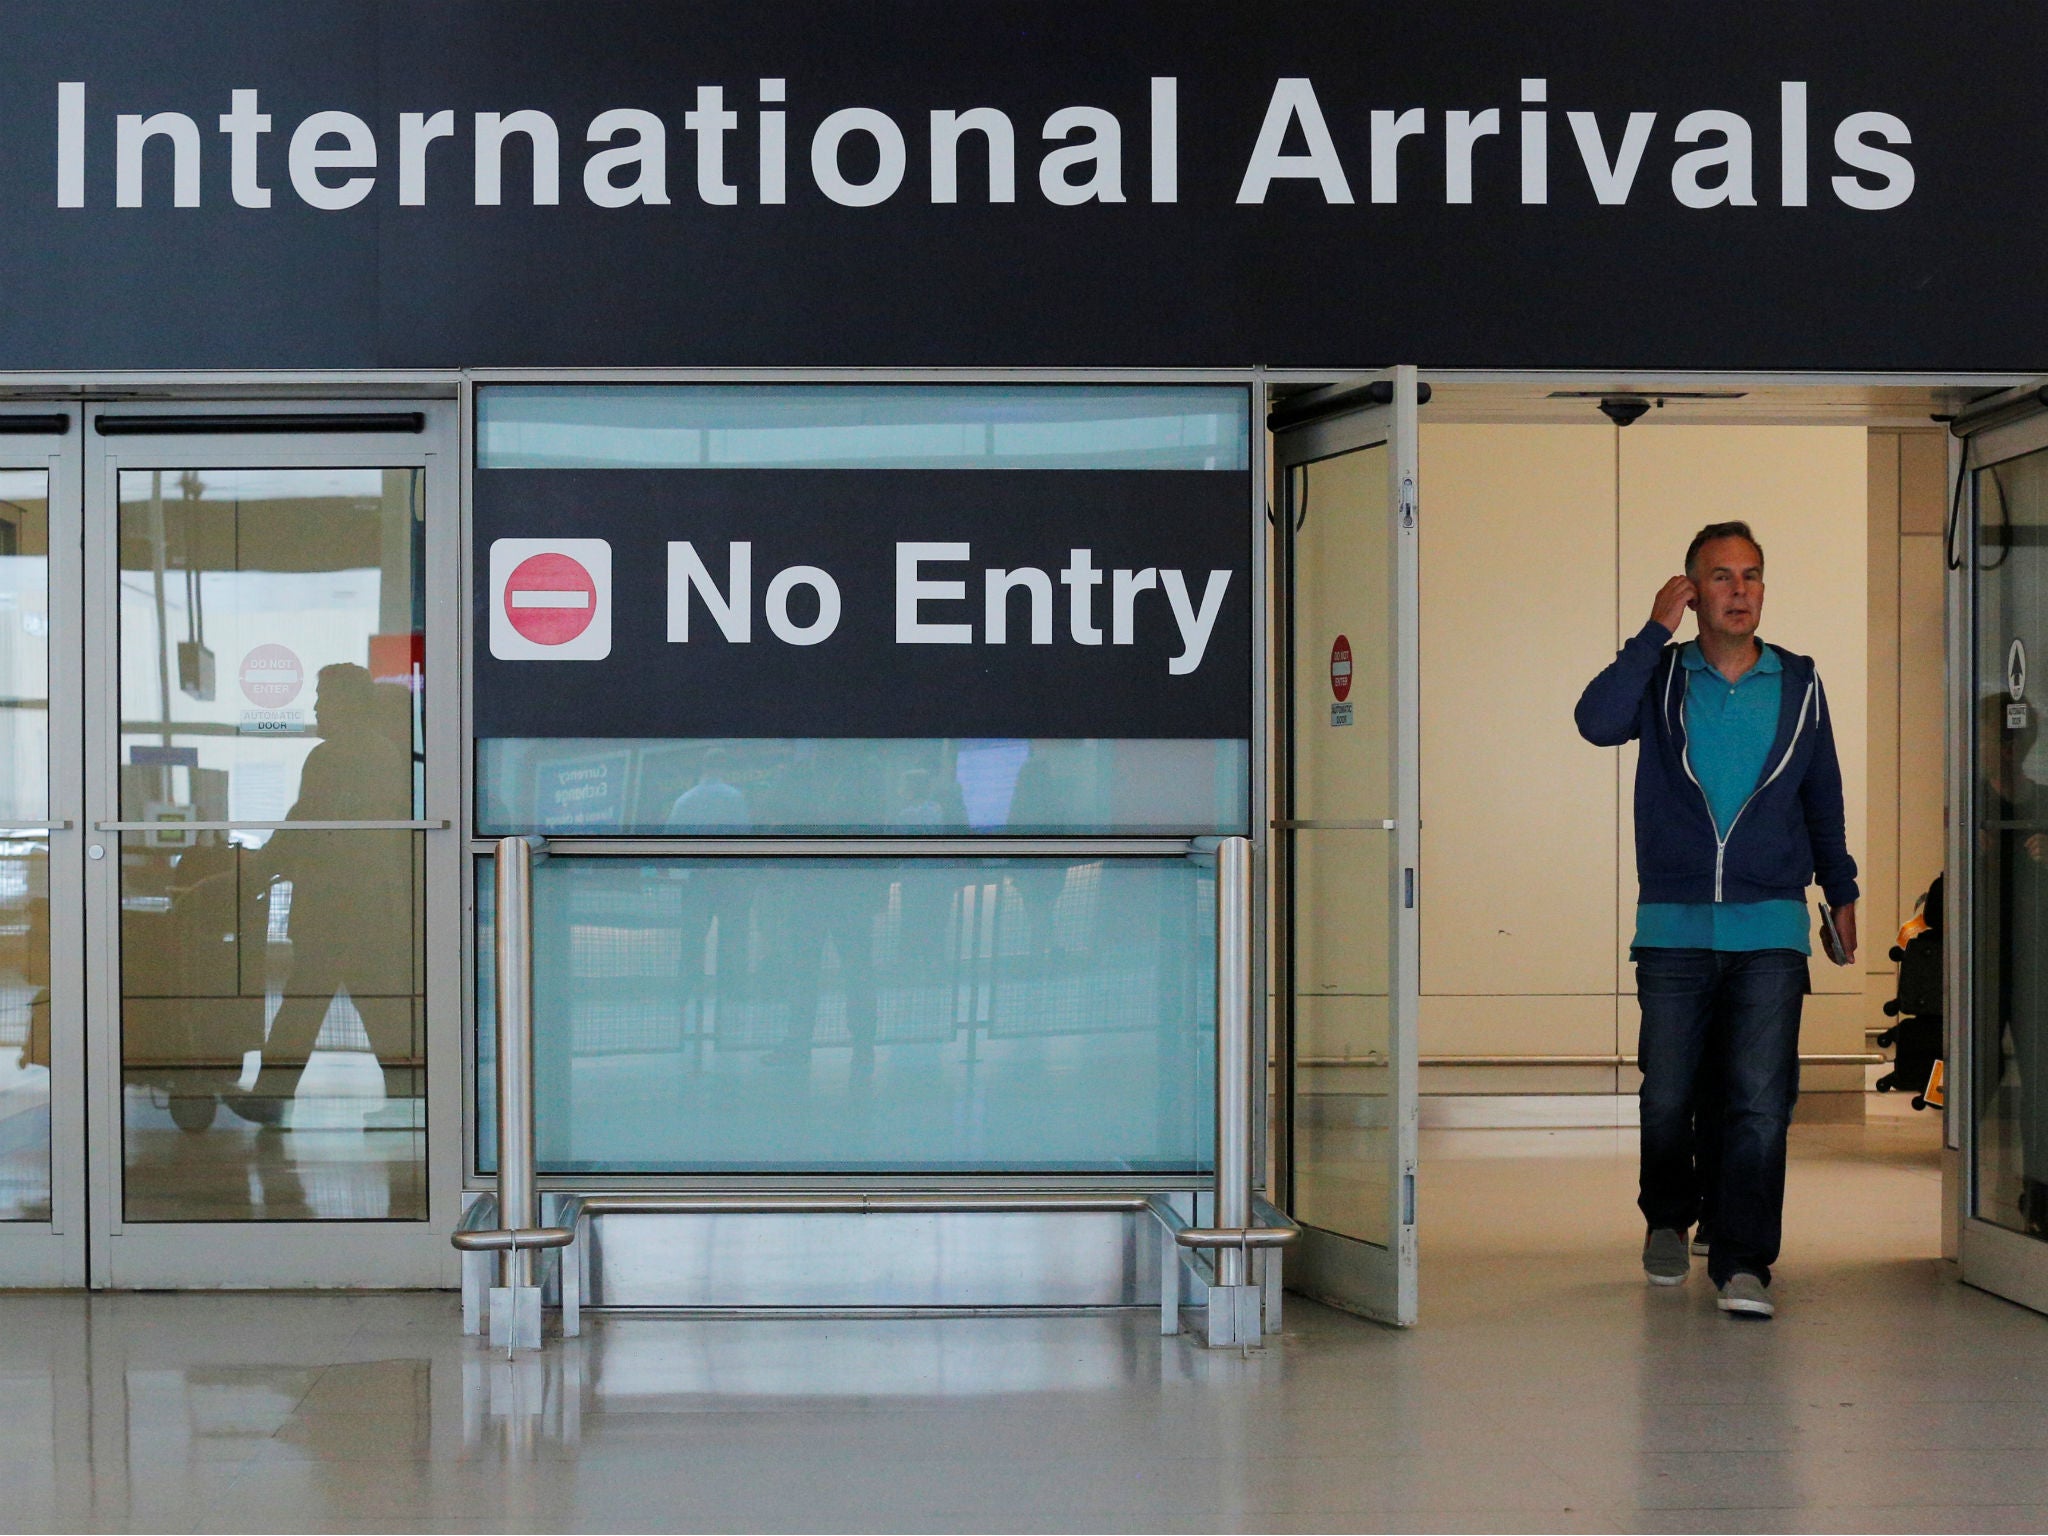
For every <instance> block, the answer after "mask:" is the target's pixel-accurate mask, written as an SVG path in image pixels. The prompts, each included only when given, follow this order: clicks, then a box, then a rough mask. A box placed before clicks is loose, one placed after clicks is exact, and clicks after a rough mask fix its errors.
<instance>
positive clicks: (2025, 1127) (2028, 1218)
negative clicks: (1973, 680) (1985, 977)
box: [1976, 694, 2048, 1237]
mask: <svg viewBox="0 0 2048 1536" xmlns="http://www.w3.org/2000/svg"><path fill="white" fill-rule="evenodd" d="M2008 703H2009V701H2008V700H2007V698H2006V697H2005V696H2004V695H2003V694H1993V695H1991V696H1990V697H1988V698H1986V699H1985V700H1984V701H1983V702H1982V703H1981V704H1980V705H1979V714H1978V721H1977V742H1978V755H1979V766H1980V769H1981V771H1982V773H1983V776H1984V801H1985V803H1984V805H1983V807H1982V809H1981V811H1980V812H1979V825H1980V826H1981V827H1982V828H1983V830H1982V831H1981V832H1980V833H1979V834H1978V854H1979V858H1980V860H1981V868H1982V871H1983V875H1984V876H1988V877H1989V878H1988V879H1986V880H1983V883H1982V884H1981V885H1980V889H1981V890H1982V893H1983V894H1982V902H1983V904H1984V906H1989V907H1990V909H1991V910H1990V911H1989V913H1987V914H1986V915H1987V917H1988V918H1989V920H1990V921H1991V922H1992V923H1993V924H1995V925H1997V928H1996V929H1994V931H1998V930H2002V931H2000V932H1999V939H2000V943H1999V955H1998V970H1997V974H1998V991H1997V1012H1996V1013H1995V1014H1993V1015H1991V1016H1989V1017H1983V1018H1982V1019H1981V1022H1980V1024H1979V1030H1980V1033H1979V1036H1978V1044H1977V1051H1976V1058H1977V1094H1976V1102H1977V1106H1978V1113H1979V1115H1980V1116H1981V1117H1982V1118H1983V1121H1984V1122H1985V1123H1984V1124H1982V1126H1981V1128H1980V1130H1979V1133H1978V1135H1979V1141H1980V1143H1981V1144H1982V1145H1983V1146H1984V1150H1985V1152H1987V1153H1993V1154H1994V1155H1995V1149H1996V1144H1997V1135H1996V1133H1997V1129H1998V1127H1997V1124H1996V1122H1997V1121H1998V1120H1999V1119H2002V1118H2003V1117H2004V1115H2005V1113H2006V1112H2007V1111H2006V1106H2005V1105H2003V1104H2002V1103H2001V1102H2000V1095H1999V1086H2000V1083H2001V1082H2002V1080H2003V1079H2004V1077H2005V1075H2006V1072H2005V1069H2006V1064H2007V1063H2008V1061H2009V1062H2010V1063H2011V1064H2012V1066H2013V1067H2014V1068H2015V1069H2016V1075H2017V1077H2018V1078H2019V1106H2018V1110H2019V1135H2020V1145H2019V1147H2018V1148H2017V1149H2015V1150H2016V1151H2017V1152H2018V1154H2019V1157H2018V1161H2019V1162H2020V1165H2021V1166H2020V1168H2019V1170H2018V1172H2019V1174H2020V1187H2019V1225H2020V1226H2021V1227H2022V1228H2023V1229H2024V1230H2025V1231H2027V1232H2028V1233H2030V1234H2031V1235H2033V1236H2036V1237H2048V975H2044V974H2043V967H2042V964H2041V961H2040V959H2039V957H2038V955H2037V954H2036V953H2035V944H2036V941H2037V936H2038V935H2039V934H2040V933H2041V932H2042V925H2043V924H2044V923H2048V831H2044V830H2042V828H2043V827H2044V826H2048V822H2044V821H2043V819H2042V812H2043V810H2044V809H2048V805H2044V797H2043V795H2042V792H2041V786H2040V785H2039V784H2038V783H2036V782H2035V781H2034V780H2033V779H2031V778H2029V777H2028V775H2027V771H2026V765H2027V759H2028V757H2029V755H2030V754H2031V753H2032V751H2033V749H2034V743H2035V741H2036V740H2037V738H2038V736H2039V733H2040V723H2039V721H2037V720H2036V719H2035V717H2034V711H2033V708H2032V707H2031V706H2030V705H2025V704H2022V705H2018V706H2015V707H2013V708H2012V709H2011V710H2010V711H2009V710H2008V707H2007V706H2008ZM1994 829H1995V830H1994ZM1981 878H1982V877H1980V879H1981ZM1993 903H1995V905H1993ZM1984 906H1980V908H1979V910H1980V911H1983V910H1984ZM2008 1040H2009V1042H2010V1047H2011V1049H2010V1054H2008V1052H2007V1049H2006V1045H2007V1042H2008ZM1987 1191H1988V1184H1987ZM2004 1198H2010V1197H2009V1196H2008V1197H2004ZM2011 1210H2012V1207H2011V1206H2010V1205H2007V1206H2005V1209H2004V1211H2000V1212H1995V1213H1994V1212H1993V1211H1991V1210H1990V1209H1988V1208H1987V1209H1986V1210H1985V1211H1984V1212H1983V1214H1984V1215H1985V1216H1986V1217H1988V1218H1989V1219H1991V1220H1995V1221H1998V1222H2000V1223H2002V1224H2005V1225H2012V1220H2011V1217H2010V1216H2009V1215H2008V1214H2007V1213H2008V1212H2010V1211H2011Z"/></svg>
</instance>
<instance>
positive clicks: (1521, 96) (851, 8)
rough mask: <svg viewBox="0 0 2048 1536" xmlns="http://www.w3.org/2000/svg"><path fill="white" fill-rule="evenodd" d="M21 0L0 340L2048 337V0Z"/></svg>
mask: <svg viewBox="0 0 2048 1536" xmlns="http://www.w3.org/2000/svg"><path fill="white" fill-rule="evenodd" d="M1567 9H1568V17H1567V11H1566V10H1561V9H1560V8H1559V7H1558V6H1555V5H1531V4H1528V3H1526V0H1486V3H1481V0H1444V3H1439V4H1434V5H1429V6H1409V7H1399V6H1390V5H1385V4H1377V3H1375V4H1365V3H1346V0H1328V3H1324V4H1318V5H1314V6H1297V7H1288V8H1284V9H1280V10H1276V9H1275V8H1274V7H1272V6H1270V5H1261V4H1253V3H1238V4H1217V3H1200V0H1095V3H1090V4H1085V5H1083V4H1047V3H1044V0H1015V3H1005V0H983V3H975V4H969V5H962V4H959V3H958V0H692V3H689V4H645V3H639V0H631V3H629V0H586V3H581V4H575V5H565V4H559V3H553V0H434V3H432V4H427V5H421V4H418V3H414V0H299V3H295V4H293V5H289V6H279V5H277V4H275V3H273V0H182V3H180V4H177V5H165V4H161V3H158V0H106V3H101V4H96V5H92V6H82V5H78V4H76V3H73V0H12V3H11V4H10V5H9V6H8V8H7V13H6V22H7V26H6V47H5V48H4V49H0V206H4V207H5V209H6V217H5V219H4V220H0V270H4V271H5V272H6V273H7V283H6V285H5V288H4V291H0V366H4V367H7V368H71V369H88V368H215V367H248V368H271V367H404V366H421V367H429V366H464V365H474V366H482V365H517V364H530V365H544V366H545V365H617V366H626V365H660V364H670V365H696V366H709V365H721V364H730V365H745V364H758V365H822V366H855V365H967V366H999V365H1036V366H1077V365H1088V366H1108V367H1132V366H1141V365H1160V366H1187V365H1217V366H1238V365H1247V364H1253V363H1267V364H1274V365H1296V366H1305V367H1320V366H1331V367H1337V366H1346V367H1356V366H1369V365H1375V364H1381V363H1385V362H1387V361H1389V360H1392V359H1395V358H1403V357H1407V358H1417V359H1420V360H1422V361H1424V362H1427V363H1429V364H1431V365H1432V366H1443V367H1454V366H1489V367H1540V368H1565V367H1586V368H1625V367H1657V368H1715V369H1774V368H1788V369H1840V370H1889V369H1939V370H1945V371H1946V370H1962V369H1987V370H2004V369H2034V368H2040V367H2043V366H2048V305H2044V304H2042V303H2041V302H2040V300H2039V296H2038V294H2037V291H2036V290H2037V288H2038V286H2039V285H2038V279H2037V277H2036V275H2035V273H2036V269H2037V266H2038V252H2039V251H2040V249H2041V248H2042V238H2041V237H2042V234H2043V229H2042V226H2043V223H2044V221H2048V211H2044V210H2048V137H2044V136H2043V134H2042V133H2041V132H2040V127H2039V121H2040V110H2039V95H2040V82H2041V81H2043V80H2044V79H2048V23H2044V21H2043V19H2042V14H2041V9H2040V6H2039V5H2038V3H2037V0H1979V3H1973V4H1968V5H1963V4H1929V3H1927V0H1871V3H1866V4H1863V5H1858V6H1853V7H1850V6H1820V5H1804V6H1792V5H1786V4H1784V3H1782V0H1729V3H1725V4H1719V5H1714V6H1679V7H1673V6H1663V5H1644V4H1642V3H1640V0H1585V3H1582V4H1579V5H1575V6H1572V7H1569V8H1567Z"/></svg>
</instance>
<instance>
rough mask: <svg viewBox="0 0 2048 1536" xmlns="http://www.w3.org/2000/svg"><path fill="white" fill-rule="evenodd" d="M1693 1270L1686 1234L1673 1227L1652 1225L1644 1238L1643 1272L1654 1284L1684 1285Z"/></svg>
mask: <svg viewBox="0 0 2048 1536" xmlns="http://www.w3.org/2000/svg"><path fill="white" fill-rule="evenodd" d="M1691 1271H1692V1255H1691V1254H1689V1253H1687V1252H1686V1251H1685V1234H1684V1233H1683V1232H1679V1231H1676V1230H1674V1229H1673V1228H1671V1227H1652V1228H1651V1229H1650V1235H1649V1236H1648V1237H1646V1238H1644V1239H1643V1273H1644V1274H1645V1275H1647V1276H1649V1279H1650V1284H1652V1285H1683V1284H1685V1277H1686V1276H1687V1275H1688V1274H1690V1273H1691Z"/></svg>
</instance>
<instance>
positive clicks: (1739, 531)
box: [1685, 523, 1764, 576]
mask: <svg viewBox="0 0 2048 1536" xmlns="http://www.w3.org/2000/svg"><path fill="white" fill-rule="evenodd" d="M1716 539H1745V540H1747V541H1748V543H1749V547H1750V548H1751V549H1753V550H1755V551H1756V563H1757V564H1758V565H1762V564H1763V563H1764V547H1763V545H1761V544H1759V543H1758V542H1757V538H1756V535H1755V534H1753V533H1751V532H1750V531H1749V524H1747V523H1709V524H1707V526H1706V527H1704V528H1702V529H1701V530H1700V531H1699V532H1698V533H1696V534H1694V535H1693V536H1692V542H1691V543H1690V544H1688V545H1686V546H1685V574H1686V575H1687V576H1691V575H1692V561H1693V556H1695V555H1697V554H1698V553H1699V552H1700V550H1701V548H1702V547H1703V546H1705V545H1708V544H1711V543H1713V542H1714V540H1716Z"/></svg>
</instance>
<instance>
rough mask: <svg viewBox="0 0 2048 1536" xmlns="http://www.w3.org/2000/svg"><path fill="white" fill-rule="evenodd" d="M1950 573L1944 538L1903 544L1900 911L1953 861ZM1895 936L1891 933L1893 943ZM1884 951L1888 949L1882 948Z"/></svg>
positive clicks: (1925, 536) (1909, 907)
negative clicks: (1948, 739)
mask: <svg viewBox="0 0 2048 1536" xmlns="http://www.w3.org/2000/svg"><path fill="white" fill-rule="evenodd" d="M1946 580H1947V574H1946V571H1945V569H1944V567H1943V564H1942V558H1941V535H1940V534H1938V533H1937V534H1915V535H1913V536H1911V537H1909V538H1904V539H1901V540H1900V541H1899V791H1898V793H1899V799H1898V805H1899V863H1898V892H1899V910H1900V912H1901V913H1902V914H1903V913H1906V912H1910V911H1912V910H1913V902H1914V901H1915V900H1916V899H1917V898H1918V897H1919V895H1920V894H1921V892H1923V891H1925V890H1926V889H1927V886H1928V884H1929V882H1931V881H1932V880H1933V879H1934V877H1935V876H1936V875H1938V874H1939V873H1941V866H1942V864H1943V862H1944V861H1945V860H1946V858H1947V857H1948V855H1947V851H1946V848H1945V846H1944V844H1945V834H1944V832H1943V804H1944V800H1945V797H1946V794H1947V789H1946V776H1945V772H1944V765H1943V761H1942V758H1943V750H1944V748H1943V742H1944V737H1945V733H1946V731H1947V729H1948V726H1947V721H1946V718H1945V712H1944V709H1943V692H1944V689H1945V687H1946V678H1945V677H1944V675H1943V674H1944V669H1945V660H1944V658H1945V656H1946V648H1947V644H1948V641H1947V638H1946V633H1945V629H1944V619H1943V602H1944V589H1945V585H1946ZM1892 937H1893V935H1891V934H1886V935H1885V936H1884V938H1885V942H1886V943H1889V942H1890V941H1891V939H1892ZM1880 953H1882V951H1880Z"/></svg>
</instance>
